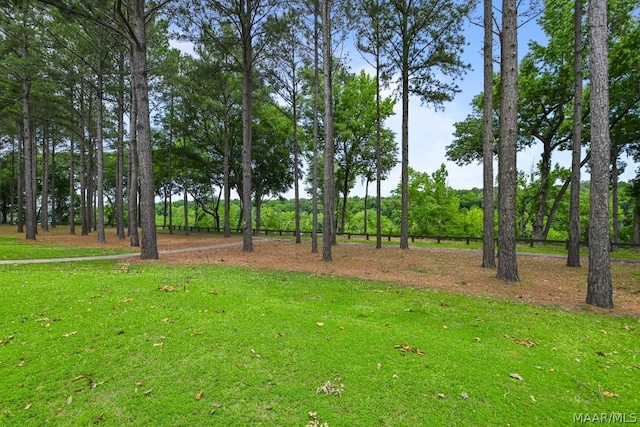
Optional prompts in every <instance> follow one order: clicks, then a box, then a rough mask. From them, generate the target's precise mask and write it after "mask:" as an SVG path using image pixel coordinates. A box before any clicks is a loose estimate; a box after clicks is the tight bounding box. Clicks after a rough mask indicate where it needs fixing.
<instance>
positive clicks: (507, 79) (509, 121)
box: [497, 0, 520, 282]
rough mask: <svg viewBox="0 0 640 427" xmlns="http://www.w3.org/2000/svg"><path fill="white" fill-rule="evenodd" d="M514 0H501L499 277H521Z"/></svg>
mask: <svg viewBox="0 0 640 427" xmlns="http://www.w3.org/2000/svg"><path fill="white" fill-rule="evenodd" d="M516 18H517V6H516V1H515V0H503V1H502V40H501V61H500V76H501V80H500V146H499V153H498V179H499V183H498V186H499V187H498V206H499V208H498V255H499V257H498V274H497V277H498V279H502V280H504V281H508V282H515V281H519V280H520V277H519V276H518V260H517V256H516V177H517V164H516V151H517V140H518V38H517V22H516Z"/></svg>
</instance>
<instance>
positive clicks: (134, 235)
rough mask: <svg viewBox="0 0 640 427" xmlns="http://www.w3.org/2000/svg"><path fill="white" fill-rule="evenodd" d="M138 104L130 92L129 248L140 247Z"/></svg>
mask: <svg viewBox="0 0 640 427" xmlns="http://www.w3.org/2000/svg"><path fill="white" fill-rule="evenodd" d="M137 105H138V102H137V101H136V94H135V91H132V92H131V114H130V116H131V117H130V118H129V134H130V137H129V186H128V187H129V191H128V193H129V194H128V197H127V202H128V205H127V212H128V216H129V238H130V241H131V246H134V247H138V246H140V239H139V235H138V134H137V130H136V127H137V126H136V122H137V120H138V118H137V117H138V107H137Z"/></svg>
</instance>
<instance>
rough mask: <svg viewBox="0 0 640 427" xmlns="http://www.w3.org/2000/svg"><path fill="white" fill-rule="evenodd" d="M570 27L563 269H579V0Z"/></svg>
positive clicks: (580, 40) (580, 36) (580, 102)
mask: <svg viewBox="0 0 640 427" xmlns="http://www.w3.org/2000/svg"><path fill="white" fill-rule="evenodd" d="M573 20H574V24H573V43H574V45H573V74H574V84H573V87H574V95H573V97H574V98H573V141H572V144H571V195H570V199H569V251H568V253H567V266H568V267H580V186H581V185H580V166H581V165H580V151H581V147H582V75H583V73H582V60H583V55H582V0H575V5H574V17H573Z"/></svg>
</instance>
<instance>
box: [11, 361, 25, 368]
mask: <svg viewBox="0 0 640 427" xmlns="http://www.w3.org/2000/svg"><path fill="white" fill-rule="evenodd" d="M25 363H26V362H25V361H24V360H21V361H20V362H18V364H17V365H14V366H13V367H14V368H16V367H19V368H21V367H23V366H24V364H25Z"/></svg>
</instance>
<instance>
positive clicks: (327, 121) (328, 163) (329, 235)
mask: <svg viewBox="0 0 640 427" xmlns="http://www.w3.org/2000/svg"><path fill="white" fill-rule="evenodd" d="M322 53H323V61H322V66H323V67H322V68H323V76H324V219H323V226H322V260H323V261H332V257H331V244H332V239H333V233H334V228H333V227H334V224H333V218H334V216H335V209H334V203H335V184H334V179H335V173H334V169H333V168H334V166H333V160H334V145H333V144H334V142H333V93H332V87H333V85H332V80H331V79H332V75H331V74H332V73H331V68H332V62H333V61H332V56H331V0H323V2H322Z"/></svg>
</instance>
